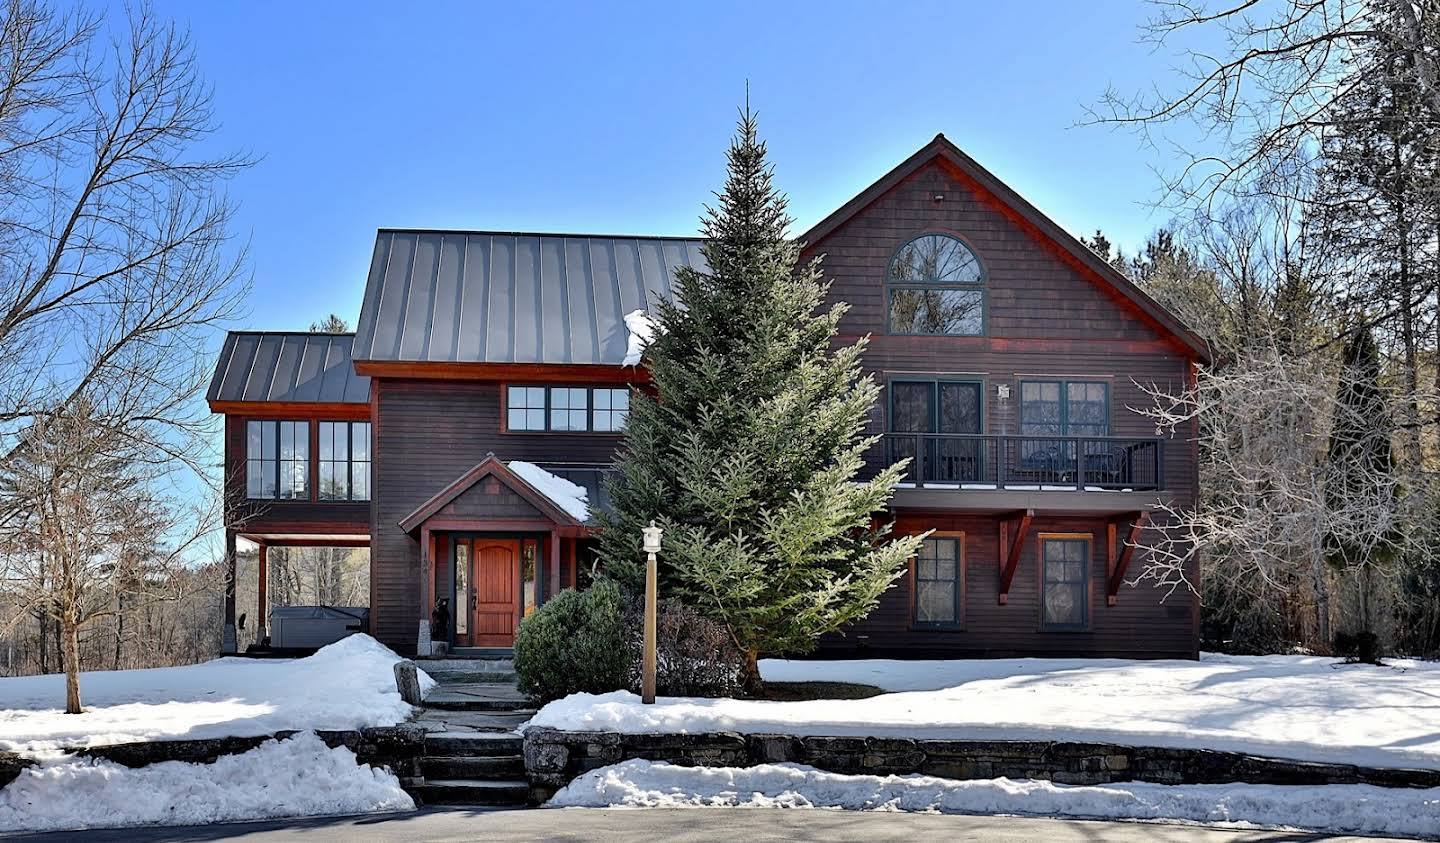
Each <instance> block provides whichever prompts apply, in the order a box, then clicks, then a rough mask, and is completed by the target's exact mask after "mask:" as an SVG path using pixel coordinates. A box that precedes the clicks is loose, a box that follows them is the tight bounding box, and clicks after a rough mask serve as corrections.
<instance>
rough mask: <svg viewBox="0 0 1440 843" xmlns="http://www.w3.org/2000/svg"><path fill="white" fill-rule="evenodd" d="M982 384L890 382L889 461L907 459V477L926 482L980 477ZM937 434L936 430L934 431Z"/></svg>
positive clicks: (982, 418)
mask: <svg viewBox="0 0 1440 843" xmlns="http://www.w3.org/2000/svg"><path fill="white" fill-rule="evenodd" d="M984 415H985V413H984V384H982V383H981V382H980V381H972V380H954V381H950V380H892V381H890V432H891V433H893V434H902V433H912V434H932V435H928V436H925V435H922V436H891V437H888V439H887V441H888V442H889V446H890V462H891V463H895V462H899V461H900V460H901V459H904V458H909V459H910V461H911V470H910V475H909V476H910V477H912V478H913V477H915V476H917V475H918V476H919V477H921V478H922V480H923V481H924V482H927V483H931V482H934V483H965V482H975V481H978V480H980V479H981V478H982V477H983V476H984V464H983V460H984V449H983V447H982V443H981V441H980V440H979V439H978V438H975V439H972V438H967V437H966V436H964V435H960V434H970V435H977V434H980V433H983V432H984ZM933 434H939V435H933Z"/></svg>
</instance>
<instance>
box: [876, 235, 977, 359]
mask: <svg viewBox="0 0 1440 843" xmlns="http://www.w3.org/2000/svg"><path fill="white" fill-rule="evenodd" d="M928 238H942V239H944V240H946V241H949V242H951V243H953V244H954V245H955V246H957V247H958V248H960V249H963V250H964V251H965V253H966V254H968V255H969V257H970V259H971V262H970V264H967V266H969V265H973V267H974V274H975V277H973V278H945V277H941V276H938V275H927V274H921V275H920V276H919V277H896V261H897V260H899V259H900V257H901V256H902V255H903V254H905V250H906V249H907V248H909V247H910V246H912V245H913V244H915V243H918V242H920V241H922V240H926V239H928ZM988 281H989V273H988V272H987V271H986V269H985V264H984V262H982V261H981V260H980V255H979V254H978V253H977V252H976V251H975V250H974V249H973V248H971V246H970V244H969V243H967V242H965V241H964V240H963V239H961V238H960V237H957V236H955V235H954V234H950V233H949V232H943V231H928V232H925V233H923V234H920V235H918V236H916V237H912V238H910V239H909V240H906V241H905V242H904V243H902V244H900V247H899V248H897V249H896V250H895V252H894V254H892V255H891V256H890V261H889V262H888V263H887V264H886V266H885V330H886V332H887V333H889V334H892V335H897V336H926V337H983V336H986V333H987V330H988V329H987V326H988V325H989V316H990V301H989V295H988V293H987V292H986V288H985V287H986V284H987V282H988ZM905 292H913V293H927V292H934V293H941V294H943V293H946V292H964V293H967V294H968V293H974V294H975V298H976V299H978V303H979V308H980V313H979V318H978V319H977V320H976V330H973V331H968V330H966V331H917V330H913V327H914V326H913V320H912V325H911V328H912V330H906V329H900V328H897V327H896V325H895V305H896V294H897V293H905Z"/></svg>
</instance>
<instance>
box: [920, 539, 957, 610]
mask: <svg viewBox="0 0 1440 843" xmlns="http://www.w3.org/2000/svg"><path fill="white" fill-rule="evenodd" d="M964 560H965V537H964V535H963V534H957V535H953V536H930V537H929V538H926V539H925V540H924V541H922V542H921V543H920V550H919V552H918V553H916V555H915V625H916V626H923V627H948V628H958V627H959V626H960V624H961V621H962V618H963V615H962V601H963V596H964V576H965V564H964Z"/></svg>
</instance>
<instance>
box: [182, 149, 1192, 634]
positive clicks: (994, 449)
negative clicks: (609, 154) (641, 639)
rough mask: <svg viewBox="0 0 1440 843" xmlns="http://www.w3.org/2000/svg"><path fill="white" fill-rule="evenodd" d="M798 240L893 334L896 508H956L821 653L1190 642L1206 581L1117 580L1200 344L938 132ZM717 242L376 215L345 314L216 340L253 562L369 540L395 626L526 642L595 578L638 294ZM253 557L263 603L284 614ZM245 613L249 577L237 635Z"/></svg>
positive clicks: (875, 331)
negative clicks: (531, 627) (546, 609)
mask: <svg viewBox="0 0 1440 843" xmlns="http://www.w3.org/2000/svg"><path fill="white" fill-rule="evenodd" d="M800 239H801V241H802V242H803V243H804V244H805V251H806V254H807V256H809V255H819V254H823V255H824V256H825V262H824V266H825V271H826V274H827V276H828V277H829V278H830V279H831V281H832V287H831V295H832V296H833V297H835V298H836V299H840V300H844V301H847V302H849V303H850V304H851V305H852V308H851V309H850V311H849V312H848V314H847V315H846V316H845V319H844V321H843V323H842V325H841V333H842V337H841V340H842V341H846V342H849V341H853V340H854V339H856V338H858V337H861V336H864V335H870V336H871V338H872V339H871V343H870V346H869V349H868V350H867V352H866V357H865V364H866V366H867V368H868V370H869V371H871V372H872V373H873V374H874V376H875V377H876V378H877V379H878V381H879V382H880V383H881V384H882V385H883V387H884V390H883V400H882V401H881V402H880V403H879V404H878V405H877V406H876V407H875V408H874V411H873V417H872V429H873V431H874V432H876V433H880V434H883V437H882V439H881V443H880V444H879V445H878V446H876V447H875V448H874V449H872V451H871V453H870V462H869V470H874V469H878V468H879V467H880V466H882V465H885V464H887V462H888V461H892V460H898V459H902V458H910V459H911V460H912V461H913V462H912V464H911V468H910V470H909V475H908V476H907V478H906V482H904V483H902V484H901V485H900V487H899V488H897V489H896V490H895V494H894V498H893V500H892V502H891V506H890V509H889V511H888V512H886V513H877V517H882V518H889V519H892V520H893V522H894V525H895V528H896V530H897V531H899V532H907V533H908V532H915V533H918V532H924V531H933V532H932V533H931V535H930V537H929V538H927V539H926V540H925V542H924V545H923V548H922V550H921V552H920V553H919V555H918V556H917V557H916V558H915V559H914V560H912V562H911V563H910V565H909V569H908V571H907V572H906V574H905V576H904V577H903V578H902V579H901V580H900V581H899V582H898V583H897V584H896V585H895V586H894V587H893V588H892V589H891V591H890V592H889V593H887V594H886V596H885V597H884V599H883V601H882V602H881V604H880V606H879V607H878V608H877V610H876V611H875V612H874V613H872V614H871V615H870V616H869V617H868V618H866V619H865V620H864V621H863V622H860V623H857V624H855V625H854V627H853V628H851V629H850V630H848V631H847V632H846V633H845V634H844V635H841V636H834V637H832V638H829V639H827V640H826V641H825V643H824V646H823V648H822V652H825V653H857V652H858V653H868V654H875V655H902V656H903V655H917V656H918V655H930V656H934V655H954V656H962V655H976V656H986V655H1015V654H1025V655H1063V654H1074V655H1079V654H1085V655H1108V656H1137V657H1193V656H1195V655H1196V652H1197V640H1198V637H1197V631H1198V617H1199V615H1198V603H1197V600H1196V599H1195V597H1194V596H1192V595H1191V594H1189V593H1187V592H1185V591H1183V590H1182V591H1176V592H1174V593H1172V594H1169V595H1168V596H1167V595H1166V594H1165V593H1164V592H1163V591H1162V590H1160V589H1157V588H1155V587H1153V586H1151V585H1149V584H1139V585H1128V584H1127V582H1126V581H1127V578H1133V575H1134V573H1135V572H1136V570H1137V566H1138V564H1139V563H1138V562H1136V561H1135V560H1136V559H1137V557H1138V555H1143V554H1144V552H1145V551H1144V550H1143V548H1142V549H1140V550H1136V549H1135V547H1134V545H1135V543H1136V542H1137V541H1138V542H1139V543H1141V544H1143V543H1144V541H1145V537H1146V533H1145V531H1144V530H1143V529H1142V528H1143V525H1144V524H1145V522H1146V520H1147V519H1148V518H1149V517H1150V514H1151V513H1152V512H1153V511H1154V510H1155V508H1156V505H1157V502H1159V501H1161V500H1166V501H1171V502H1175V503H1178V504H1179V505H1182V506H1183V505H1188V504H1190V503H1192V502H1193V501H1194V500H1195V499H1196V496H1197V488H1196V483H1197V480H1196V451H1195V442H1194V437H1193V436H1188V437H1185V438H1174V439H1161V438H1158V437H1156V436H1155V431H1154V429H1153V428H1152V426H1151V425H1150V424H1148V423H1147V421H1146V420H1145V419H1144V418H1143V417H1142V416H1141V415H1140V414H1138V413H1137V412H1135V411H1134V409H1132V408H1134V407H1137V406H1142V405H1145V404H1146V403H1147V399H1146V397H1145V395H1144V393H1143V392H1142V391H1141V389H1140V388H1139V387H1138V386H1137V384H1139V383H1143V384H1148V383H1157V384H1162V385H1169V386H1170V387H1172V388H1180V387H1182V386H1183V385H1185V384H1186V383H1188V382H1190V380H1191V379H1192V378H1193V377H1194V371H1195V366H1196V365H1197V364H1198V363H1201V362H1203V361H1205V360H1206V348H1205V345H1204V343H1203V342H1202V341H1201V340H1200V339H1199V338H1198V337H1197V336H1195V335H1194V334H1193V333H1191V332H1190V331H1189V330H1187V329H1186V328H1185V326H1183V325H1182V324H1181V323H1180V322H1179V320H1177V319H1176V318H1175V317H1174V316H1173V315H1171V314H1170V313H1168V312H1166V311H1165V310H1164V309H1163V308H1162V307H1160V306H1159V305H1158V304H1156V303H1155V302H1154V301H1153V300H1151V299H1150V298H1149V297H1147V296H1146V295H1145V294H1144V293H1143V292H1141V291H1140V290H1138V289H1137V288H1136V287H1135V286H1134V285H1133V284H1132V283H1131V282H1130V281H1129V280H1127V279H1126V278H1125V277H1124V276H1123V275H1121V274H1120V273H1118V272H1116V271H1115V270H1114V269H1113V268H1112V267H1111V266H1110V265H1109V264H1107V263H1106V262H1105V261H1104V260H1102V259H1100V258H1099V257H1098V256H1097V255H1095V254H1094V253H1093V252H1091V251H1090V250H1089V249H1087V248H1086V247H1085V246H1084V245H1082V244H1081V243H1080V242H1078V241H1077V240H1076V239H1075V238H1074V237H1072V236H1071V235H1069V234H1067V233H1066V232H1065V231H1063V230H1062V229H1061V228H1060V227H1059V226H1058V225H1056V224H1055V223H1054V222H1052V221H1051V220H1050V219H1048V218H1047V217H1046V216H1045V215H1044V214H1042V213H1041V212H1040V211H1038V210H1037V209H1036V208H1035V207H1034V206H1032V205H1031V204H1030V203H1029V202H1027V201H1025V200H1024V199H1023V198H1021V197H1020V196H1019V195H1017V194H1016V193H1015V192H1014V191H1013V190H1011V189H1010V188H1008V187H1006V186H1005V185H1004V184H1003V183H1001V182H1000V181H999V180H998V179H997V178H996V177H995V176H993V175H992V174H991V173H989V172H988V171H986V170H985V169H984V168H982V167H981V166H980V165H979V164H977V163H976V162H975V161H973V160H972V159H971V158H969V157H968V156H967V155H965V154H964V153H963V152H961V151H960V150H959V149H957V148H956V147H955V146H954V145H952V144H951V143H950V142H949V141H947V140H946V139H945V138H944V137H943V136H937V137H936V138H935V139H934V140H933V141H932V142H930V143H929V144H927V145H925V147H923V148H922V149H920V150H919V151H918V152H916V153H915V154H914V155H913V156H911V157H910V158H909V159H907V160H906V161H904V162H903V163H901V164H900V165H899V166H897V167H896V168H895V169H894V170H892V171H891V172H889V173H887V174H886V175H885V176H884V177H883V178H881V179H880V180H879V181H877V182H875V183H874V184H873V185H871V186H870V187H869V188H867V189H866V190H865V191H864V192H862V193H861V194H860V195H858V196H856V197H855V198H854V199H852V200H851V201H850V202H848V203H846V204H845V205H844V206H843V207H841V208H840V209H838V210H837V211H835V212H834V213H833V214H831V215H830V216H828V217H826V218H825V219H824V220H822V221H821V222H820V223H819V224H817V225H816V226H815V227H814V228H812V229H810V230H809V231H807V232H805V233H804V234H802V235H801V237H800ZM700 247H701V242H700V241H698V240H696V239H686V238H672V237H643V236H642V237H612V236H590V235H571V234H566V235H554V234H533V233H519V232H472V231H417V230H406V229H384V230H381V231H380V232H379V235H378V237H377V239H376V243H375V252H374V256H373V259H372V262H371V267H370V273H369V278H368V281H367V283H366V288H365V296H364V302H363V305H362V308H361V312H360V316H359V321H358V325H357V330H356V332H355V334H354V335H325V334H304V333H248V332H237V333H232V334H231V335H230V336H229V337H228V338H227V340H226V342H225V345H224V348H223V351H222V353H221V356H220V361H219V365H218V368H217V371H216V373H215V378H214V381H213V383H212V385H211V388H210V391H209V400H210V404H211V407H212V409H213V410H214V411H215V412H217V413H223V414H225V430H226V435H225V452H226V455H225V464H226V466H227V467H228V468H227V474H228V478H229V488H230V493H229V494H230V499H231V505H230V507H229V513H230V514H229V522H228V524H227V541H228V547H229V550H230V558H231V560H232V570H233V560H234V557H235V553H234V549H235V544H236V541H237V539H238V538H240V537H243V538H245V539H248V540H250V541H253V542H255V543H256V544H258V545H259V546H260V552H261V554H262V556H263V554H264V552H265V548H267V547H273V546H285V545H300V544H320V545H345V546H365V547H368V548H369V549H370V566H371V591H370V594H371V606H370V611H371V616H370V628H371V632H372V633H373V634H374V635H375V636H376V637H377V638H379V639H380V640H381V641H383V642H384V643H385V644H387V645H389V646H391V647H393V648H395V649H396V650H398V651H400V652H406V653H413V652H417V649H418V650H419V651H420V652H421V653H422V654H428V653H430V652H432V648H433V646H434V644H435V643H445V644H447V645H449V646H450V647H451V648H455V649H456V650H458V651H461V652H463V651H464V650H465V648H503V647H508V646H509V645H511V644H512V643H513V641H514V635H515V630H516V628H517V626H518V624H519V622H520V620H521V619H522V618H523V617H525V615H526V614H527V613H529V612H530V611H533V609H534V608H535V607H536V606H537V605H539V604H541V603H543V602H544V601H545V600H546V599H547V598H549V597H550V596H552V595H554V594H555V593H556V592H557V591H558V590H559V589H561V588H565V587H571V586H576V585H583V584H584V582H585V581H586V580H587V579H588V575H589V572H590V570H591V564H592V561H593V552H594V550H593V548H594V540H593V534H592V530H593V529H594V526H593V520H594V519H593V515H592V513H593V511H594V508H596V507H602V506H603V505H604V500H603V490H602V486H601V479H602V477H603V476H604V472H605V470H606V468H607V466H608V464H609V463H610V461H611V459H612V455H613V453H614V451H615V448H616V446H617V445H618V444H619V442H620V437H621V432H622V431H623V428H624V426H625V416H626V412H627V408H628V406H629V398H630V395H631V394H632V390H635V389H643V388H644V387H645V384H646V382H647V377H646V372H645V369H644V367H643V364H642V365H627V363H626V354H627V347H628V344H629V339H630V336H629V331H628V330H627V324H626V315H627V314H631V313H633V312H635V311H646V310H648V309H650V308H652V307H653V305H654V303H655V302H656V301H657V300H658V299H660V298H665V297H668V296H670V295H671V277H672V276H671V273H672V272H673V271H674V269H675V268H676V267H679V266H701V265H703V258H702V256H701V249H700ZM556 478H562V479H565V480H568V481H570V482H573V483H574V484H576V485H578V486H580V487H583V488H584V489H585V490H586V491H587V492H588V505H589V509H588V510H587V508H586V507H585V506H584V505H582V506H579V507H577V506H575V501H574V500H573V499H572V498H573V495H569V494H567V490H569V489H571V487H569V486H568V485H567V484H566V483H562V482H559V481H558V480H557V479H556ZM260 569H261V572H262V573H261V580H262V583H261V586H260V594H259V599H258V601H257V602H258V605H255V606H249V605H246V606H244V607H241V609H240V610H241V611H243V612H247V613H249V612H251V611H253V612H254V614H253V615H252V617H254V618H256V619H257V623H258V624H260V625H262V630H261V634H262V635H263V623H264V619H265V617H266V609H265V605H264V601H265V587H264V584H263V579H264V573H263V572H264V569H265V566H264V565H263V563H262V565H261V568H260ZM437 604H443V605H444V606H445V607H446V608H445V613H444V614H445V615H446V620H445V622H444V623H442V624H440V625H438V626H435V625H432V613H433V612H434V609H435V607H436V606H437ZM236 613H237V607H236V601H235V594H234V589H233V576H232V587H231V590H230V593H229V595H228V599H227V606H226V622H227V642H229V643H230V644H231V645H232V646H233V642H234V640H235V635H234V624H235V620H236ZM432 633H433V635H434V638H438V639H442V642H435V641H433V640H432Z"/></svg>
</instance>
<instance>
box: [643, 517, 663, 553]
mask: <svg viewBox="0 0 1440 843" xmlns="http://www.w3.org/2000/svg"><path fill="white" fill-rule="evenodd" d="M640 532H641V533H643V534H644V535H645V545H644V550H645V552H646V553H649V554H652V555H653V554H656V553H659V552H660V537H661V536H662V535H664V534H665V530H664V528H661V527H657V526H655V522H654V521H651V522H650V526H649V527H643V528H641V530H640Z"/></svg>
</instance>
